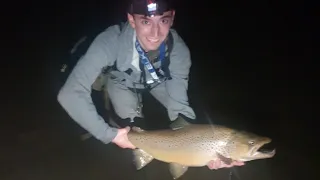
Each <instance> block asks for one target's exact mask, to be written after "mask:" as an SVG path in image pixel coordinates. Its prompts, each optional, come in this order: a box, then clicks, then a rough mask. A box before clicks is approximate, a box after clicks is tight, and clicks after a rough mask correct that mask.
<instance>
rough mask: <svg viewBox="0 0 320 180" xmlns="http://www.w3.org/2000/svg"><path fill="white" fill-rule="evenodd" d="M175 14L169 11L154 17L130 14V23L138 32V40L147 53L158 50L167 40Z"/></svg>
mask: <svg viewBox="0 0 320 180" xmlns="http://www.w3.org/2000/svg"><path fill="white" fill-rule="evenodd" d="M174 14H175V12H174V11H167V12H165V13H163V15H161V16H159V15H157V16H153V17H148V16H144V15H139V14H134V15H130V14H128V20H129V23H130V24H131V26H132V28H134V29H135V30H136V34H137V38H138V40H139V42H140V44H141V46H142V48H143V49H144V50H145V51H150V50H156V49H158V47H159V46H160V44H161V43H162V42H163V41H164V40H165V39H166V37H167V35H168V33H169V30H170V27H171V26H172V23H173V19H174Z"/></svg>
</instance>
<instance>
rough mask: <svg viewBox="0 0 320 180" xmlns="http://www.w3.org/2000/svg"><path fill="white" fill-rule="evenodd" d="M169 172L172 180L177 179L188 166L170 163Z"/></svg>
mask: <svg viewBox="0 0 320 180" xmlns="http://www.w3.org/2000/svg"><path fill="white" fill-rule="evenodd" d="M169 170H170V173H171V175H172V177H173V179H178V178H179V177H181V176H182V175H183V174H184V173H185V172H187V170H188V166H183V165H180V164H177V163H170V164H169Z"/></svg>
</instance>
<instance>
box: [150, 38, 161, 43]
mask: <svg viewBox="0 0 320 180" xmlns="http://www.w3.org/2000/svg"><path fill="white" fill-rule="evenodd" d="M147 40H148V41H149V42H152V43H157V42H159V41H160V39H148V38H147Z"/></svg>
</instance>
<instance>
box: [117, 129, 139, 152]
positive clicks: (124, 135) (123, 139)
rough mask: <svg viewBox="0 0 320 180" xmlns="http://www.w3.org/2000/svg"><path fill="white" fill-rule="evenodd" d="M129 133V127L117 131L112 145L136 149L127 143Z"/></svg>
mask: <svg viewBox="0 0 320 180" xmlns="http://www.w3.org/2000/svg"><path fill="white" fill-rule="evenodd" d="M129 131H130V127H126V128H123V129H118V134H117V136H116V137H115V138H114V139H113V140H112V142H113V143H115V144H116V145H118V146H119V147H121V148H130V149H135V148H136V147H135V146H134V145H133V144H132V143H131V142H130V141H129V139H128V132H129Z"/></svg>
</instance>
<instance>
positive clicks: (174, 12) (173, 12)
mask: <svg viewBox="0 0 320 180" xmlns="http://www.w3.org/2000/svg"><path fill="white" fill-rule="evenodd" d="M175 14H176V11H175V10H172V21H171V26H172V25H173V22H174V16H175Z"/></svg>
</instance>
